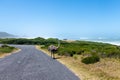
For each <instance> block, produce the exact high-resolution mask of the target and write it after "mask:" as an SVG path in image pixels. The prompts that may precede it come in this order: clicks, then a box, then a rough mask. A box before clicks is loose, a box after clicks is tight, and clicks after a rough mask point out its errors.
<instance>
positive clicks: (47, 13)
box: [0, 0, 120, 39]
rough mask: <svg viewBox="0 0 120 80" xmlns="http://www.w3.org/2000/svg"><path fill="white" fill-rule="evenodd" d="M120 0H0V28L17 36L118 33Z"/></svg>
mask: <svg viewBox="0 0 120 80" xmlns="http://www.w3.org/2000/svg"><path fill="white" fill-rule="evenodd" d="M119 30H120V0H0V31H2V32H8V33H11V34H15V35H19V36H24V35H25V36H29V37H38V36H41V37H57V38H68V39H80V38H86V37H95V38H98V37H119V34H120V31H119Z"/></svg>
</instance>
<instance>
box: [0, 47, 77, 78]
mask: <svg viewBox="0 0 120 80" xmlns="http://www.w3.org/2000/svg"><path fill="white" fill-rule="evenodd" d="M14 46H16V47H18V48H20V49H21V51H20V52H18V53H15V54H12V55H10V56H7V57H5V58H3V59H0V80H79V79H78V77H76V76H75V75H74V74H73V73H72V72H71V71H70V70H69V69H67V68H66V67H65V66H64V65H62V64H61V63H59V62H58V61H56V60H53V59H51V58H50V57H49V56H47V55H46V54H44V53H43V52H41V51H38V50H37V49H35V47H34V46H32V45H29V46H28V45H14Z"/></svg>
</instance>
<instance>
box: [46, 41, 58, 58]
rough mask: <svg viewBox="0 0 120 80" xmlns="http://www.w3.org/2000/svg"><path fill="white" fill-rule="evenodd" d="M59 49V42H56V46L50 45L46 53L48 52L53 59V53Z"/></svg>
mask: <svg viewBox="0 0 120 80" xmlns="http://www.w3.org/2000/svg"><path fill="white" fill-rule="evenodd" d="M59 47H60V42H59V41H58V46H55V45H50V46H49V47H48V51H50V53H51V57H52V58H53V59H54V58H55V52H56V51H57V50H58V48H59Z"/></svg>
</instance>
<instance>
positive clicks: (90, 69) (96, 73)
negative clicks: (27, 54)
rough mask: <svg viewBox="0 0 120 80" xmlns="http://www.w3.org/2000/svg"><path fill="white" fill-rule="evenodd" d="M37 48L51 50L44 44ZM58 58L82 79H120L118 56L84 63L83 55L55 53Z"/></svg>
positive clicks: (45, 51) (119, 60) (44, 50)
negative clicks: (44, 46) (71, 55)
mask: <svg viewBox="0 0 120 80" xmlns="http://www.w3.org/2000/svg"><path fill="white" fill-rule="evenodd" d="M36 47H37V49H39V50H41V51H43V52H44V53H47V54H48V55H49V56H50V52H48V50H47V49H46V48H41V47H43V46H36ZM55 56H56V58H58V59H57V60H58V61H59V62H61V63H62V64H64V65H65V66H66V67H68V68H69V69H70V70H72V71H73V72H74V73H75V74H76V75H77V76H78V77H79V78H80V79H81V80H120V75H119V73H120V59H119V58H118V59H117V58H101V60H100V61H99V62H97V63H94V64H84V63H82V62H81V60H82V59H83V56H82V55H74V56H73V57H70V56H60V55H58V54H56V55H55Z"/></svg>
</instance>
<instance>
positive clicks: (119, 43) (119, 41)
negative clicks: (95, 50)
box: [80, 39, 120, 46]
mask: <svg viewBox="0 0 120 80" xmlns="http://www.w3.org/2000/svg"><path fill="white" fill-rule="evenodd" d="M80 40H82V41H83V39H80ZM84 41H92V42H101V43H109V44H112V45H117V46H120V39H84Z"/></svg>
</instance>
